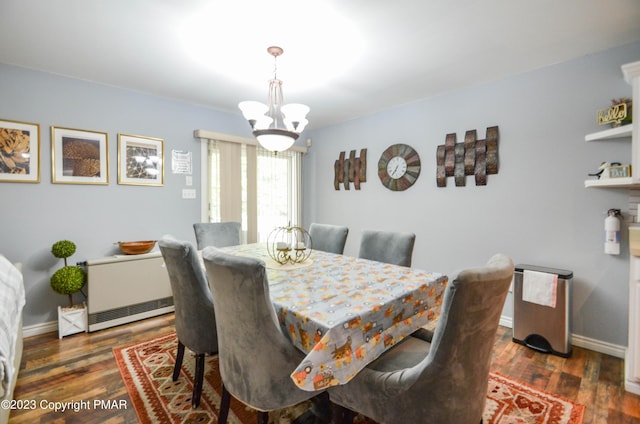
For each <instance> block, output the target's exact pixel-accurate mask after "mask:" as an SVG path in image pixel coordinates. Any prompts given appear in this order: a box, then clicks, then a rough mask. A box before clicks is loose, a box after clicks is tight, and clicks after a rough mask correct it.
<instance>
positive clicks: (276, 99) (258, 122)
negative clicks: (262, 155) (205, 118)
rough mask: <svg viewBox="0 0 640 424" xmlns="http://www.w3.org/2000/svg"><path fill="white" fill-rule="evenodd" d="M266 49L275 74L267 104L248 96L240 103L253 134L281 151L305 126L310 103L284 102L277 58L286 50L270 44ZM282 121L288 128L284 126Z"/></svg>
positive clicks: (292, 141)
mask: <svg viewBox="0 0 640 424" xmlns="http://www.w3.org/2000/svg"><path fill="white" fill-rule="evenodd" d="M267 52H269V54H270V55H271V56H273V63H274V66H273V78H272V79H270V80H269V95H268V97H267V104H266V105H265V104H264V103H261V102H257V101H253V100H248V101H244V102H240V103H239V104H238V107H239V108H240V110H241V111H242V115H243V116H244V118H245V119H246V120H247V121H248V122H249V124H250V125H251V129H252V130H253V135H254V136H255V137H256V139H257V140H258V142H259V143H260V145H262V147H264V148H265V149H267V150H271V151H275V152H281V151H284V150H287V149H288V148H290V147H291V146H292V145H293V143H294V142H295V141H296V139H297V138H298V136H299V135H300V133H301V132H302V131H303V130H304V127H305V126H306V125H307V124H308V122H309V121H307V119H306V116H307V113H309V106H306V105H303V104H300V103H290V104H287V105H285V104H284V97H283V95H282V81H281V80H279V79H278V76H277V70H278V67H277V60H278V56H280V55H282V53H283V52H284V50H282V48H281V47H277V46H271V47H269V48H267ZM272 124H273V127H272V126H271V125H272ZM282 124H284V126H285V127H286V128H282V126H281V125H282Z"/></svg>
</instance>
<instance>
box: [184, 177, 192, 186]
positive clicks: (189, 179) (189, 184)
mask: <svg viewBox="0 0 640 424" xmlns="http://www.w3.org/2000/svg"><path fill="white" fill-rule="evenodd" d="M184 184H185V185H186V186H187V187H191V186H192V185H193V177H192V176H191V175H187V176H186V177H185V181H184Z"/></svg>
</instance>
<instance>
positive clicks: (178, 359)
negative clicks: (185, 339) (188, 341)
mask: <svg viewBox="0 0 640 424" xmlns="http://www.w3.org/2000/svg"><path fill="white" fill-rule="evenodd" d="M182 358H184V345H183V344H182V342H181V341H180V340H178V353H177V355H176V364H175V365H174V366H173V381H176V380H177V379H178V376H179V375H180V369H181V368H182Z"/></svg>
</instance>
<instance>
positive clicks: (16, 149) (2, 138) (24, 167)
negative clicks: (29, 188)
mask: <svg viewBox="0 0 640 424" xmlns="http://www.w3.org/2000/svg"><path fill="white" fill-rule="evenodd" d="M0 182H13V183H39V182H40V124H36V123H33V122H21V121H11V120H8V119H0Z"/></svg>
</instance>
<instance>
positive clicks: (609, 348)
mask: <svg viewBox="0 0 640 424" xmlns="http://www.w3.org/2000/svg"><path fill="white" fill-rule="evenodd" d="M500 325H501V326H503V327H507V328H513V318H512V317H507V316H501V317H500ZM571 344H572V345H573V346H577V347H581V348H584V349H589V350H593V351H594V352H598V353H604V354H605V355H611V356H615V357H616V358H622V359H624V357H625V353H626V351H627V347H626V346H620V345H615V344H613V343H607V342H603V341H600V340H596V339H591V338H589V337H584V336H581V335H579V334H571Z"/></svg>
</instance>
